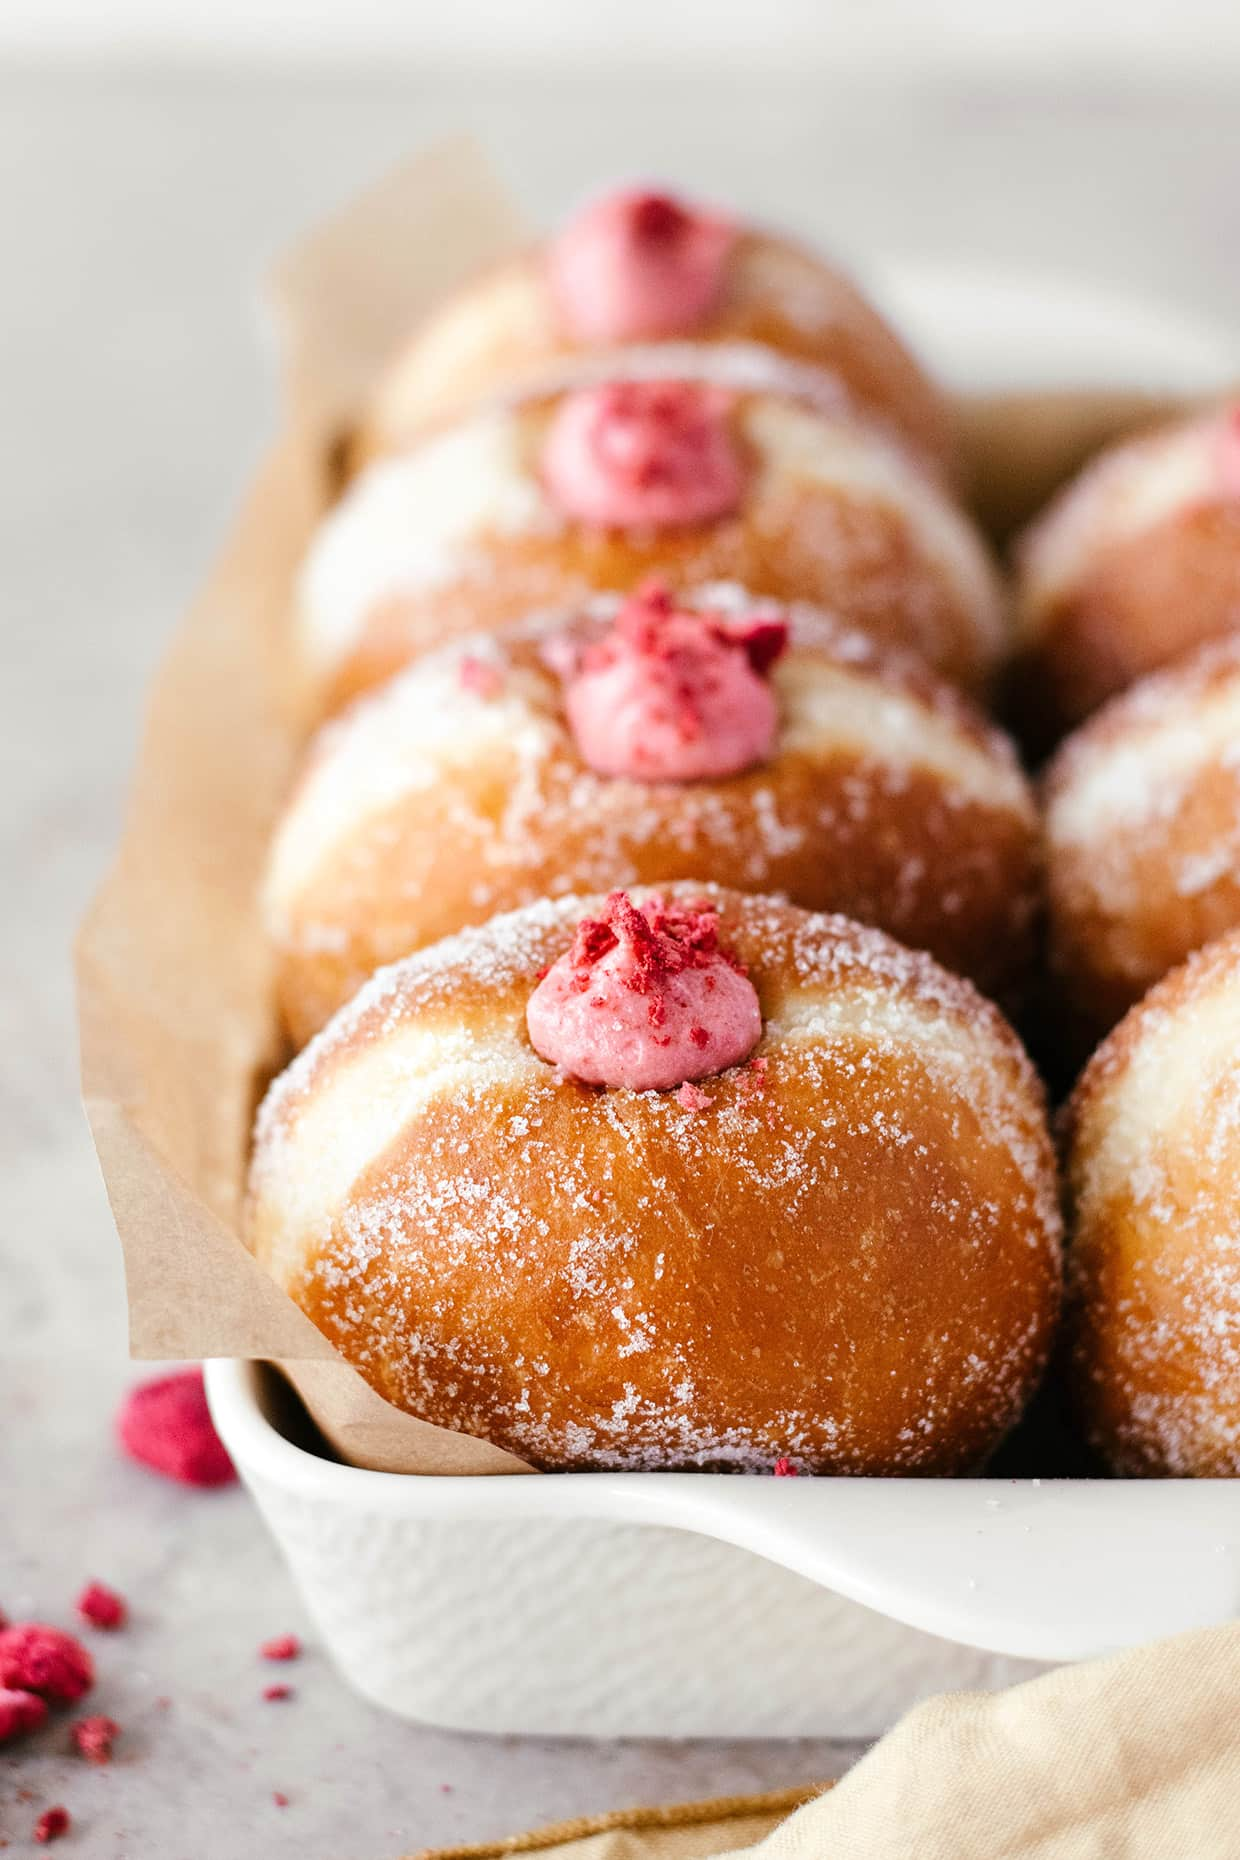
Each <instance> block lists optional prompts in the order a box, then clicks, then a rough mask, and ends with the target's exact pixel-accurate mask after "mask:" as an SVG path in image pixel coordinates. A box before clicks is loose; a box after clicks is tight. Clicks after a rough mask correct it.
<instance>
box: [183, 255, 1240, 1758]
mask: <svg viewBox="0 0 1240 1860" xmlns="http://www.w3.org/2000/svg"><path fill="white" fill-rule="evenodd" d="M871 282H872V283H873V284H874V285H875V287H876V291H877V294H878V295H879V296H880V298H882V299H883V300H884V301H885V303H886V304H887V306H888V307H889V308H890V310H891V312H892V314H893V316H894V317H895V318H896V320H897V321H898V322H900V323H901V324H902V325H903V326H904V327H905V328H906V329H907V330H908V331H909V333H910V334H911V336H912V338H913V340H914V341H915V343H916V344H917V346H918V347H919V348H920V349H921V350H922V351H923V353H924V354H925V355H926V357H927V359H928V360H929V361H930V363H931V364H932V366H936V367H937V369H938V372H939V373H940V375H941V376H942V377H943V378H944V379H945V380H947V381H949V382H951V383H952V384H953V385H955V386H958V387H961V388H965V389H970V388H971V389H976V390H985V391H993V390H996V389H997V390H1004V389H1010V390H1012V391H1013V392H1021V391H1027V390H1029V389H1038V388H1041V387H1046V388H1062V387H1089V388H1093V389H1098V388H1102V389H1110V388H1115V389H1137V390H1142V391H1148V392H1151V393H1169V394H1193V393H1198V392H1202V391H1209V390H1210V389H1211V388H1213V387H1215V386H1218V385H1219V384H1221V383H1223V382H1226V381H1229V380H1234V379H1236V378H1238V377H1240V366H1238V365H1237V356H1236V350H1235V348H1234V347H1233V345H1232V344H1231V343H1230V341H1229V340H1228V339H1226V338H1225V337H1223V336H1221V335H1220V334H1219V333H1218V332H1216V331H1213V330H1211V329H1210V328H1209V327H1208V326H1203V325H1201V324H1200V323H1198V322H1196V321H1194V320H1192V319H1185V318H1183V317H1180V316H1177V315H1174V314H1170V313H1168V312H1165V311H1161V310H1159V309H1157V308H1154V307H1151V306H1149V305H1145V304H1135V305H1134V304H1133V303H1131V302H1129V301H1128V300H1127V299H1125V298H1122V297H1113V296H1110V295H1108V294H1106V293H1098V292H1092V291H1087V290H1083V289H1081V288H1078V287H1075V286H1073V287H1068V288H1064V287H1058V286H1055V285H1054V284H1051V283H1048V282H1047V281H1046V280H1043V279H1025V278H1013V277H1010V276H1000V275H989V274H977V273H963V272H953V271H950V270H942V269H935V270H920V271H915V270H896V269H888V270H883V271H881V272H878V273H876V274H875V275H874V277H873V278H872V280H871ZM207 1386H208V1392H209V1395H210V1400H211V1405H212V1411H213V1413H214V1415H215V1418H216V1423H217V1425H218V1427H219V1430H220V1433H221V1435H222V1436H223V1438H224V1440H225V1442H226V1444H227V1446H228V1448H229V1451H230V1452H231V1453H232V1455H233V1458H234V1460H235V1461H236V1464H237V1466H238V1469H239V1471H240V1473H241V1476H242V1478H243V1479H244V1480H245V1483H246V1485H247V1486H248V1487H249V1489H250V1491H251V1492H252V1493H253V1495H254V1498H255V1500H256V1501H257V1503H258V1506H259V1508H260V1510H261V1511H262V1513H263V1516H264V1517H265V1518H266V1520H267V1523H268V1525H269V1526H270V1528H271V1530H272V1533H273V1535H274V1536H275V1538H276V1540H277V1542H278V1543H279V1545H280V1547H281V1549H282V1551H283V1553H284V1555H285V1557H286V1559H287V1561H288V1564H289V1567H290V1569H291V1570H292V1573H293V1575H294V1578H295V1580H296V1581H297V1583H298V1586H299V1587H300V1589H301V1591H302V1594H303V1596H304V1598H305V1601H306V1604H307V1606H308V1608H309V1610H310V1612H311V1614H312V1615H313V1617H314V1619H315V1621H316V1622H317V1624H318V1628H319V1631H320V1633H321V1634H322V1637H323V1641H324V1645H325V1646H326V1647H327V1649H328V1650H329V1652H330V1653H331V1654H332V1656H333V1657H334V1659H335V1660H336V1662H337V1664H338V1665H339V1667H340V1669H341V1671H342V1673H343V1674H344V1675H345V1677H346V1678H347V1679H348V1680H349V1681H351V1683H352V1684H354V1685H355V1686H356V1687H357V1688H358V1690H359V1691H361V1692H363V1693H365V1694H366V1695H367V1696H368V1697H370V1698H372V1699H374V1700H375V1701H376V1702H378V1703H379V1704H382V1705H385V1706H387V1707H389V1708H390V1709H392V1710H394V1711H396V1712H400V1713H402V1714H404V1715H406V1716H409V1717H414V1718H419V1719H422V1720H425V1721H428V1722H432V1723H437V1724H443V1725H452V1726H458V1727H462V1728H467V1729H471V1730H483V1731H522V1732H526V1733H535V1732H544V1733H551V1734H555V1733H563V1734H590V1735H610V1736H617V1735H644V1736H669V1737H670V1736H711V1735H713V1736H735V1737H755V1736H782V1737H795V1736H848V1737H864V1736H868V1735H872V1734H877V1733H878V1732H880V1731H882V1730H883V1729H884V1728H885V1727H886V1726H887V1725H888V1724H889V1723H890V1722H891V1721H892V1719H893V1718H895V1717H896V1716H897V1715H898V1714H899V1713H900V1712H901V1711H903V1710H904V1709H906V1708H907V1707H908V1706H909V1705H910V1704H912V1703H913V1702H915V1701H916V1700H917V1699H918V1698H920V1697H923V1696H925V1695H926V1694H927V1693H929V1692H933V1691H938V1690H942V1689H943V1688H945V1687H954V1686H994V1685H1001V1684H1005V1683H1008V1682H1009V1681H1011V1680H1012V1679H1014V1678H1017V1677H1020V1676H1023V1675H1024V1674H1025V1673H1026V1672H1028V1671H1029V1670H1031V1669H1030V1667H1029V1665H1028V1664H1027V1663H1028V1662H1030V1661H1035V1662H1044V1661H1057V1660H1070V1659H1077V1658H1081V1657H1085V1656H1088V1655H1092V1654H1097V1653H1102V1652H1105V1651H1108V1650H1109V1649H1112V1648H1115V1647H1119V1646H1124V1645H1128V1644H1131V1643H1133V1642H1139V1641H1142V1640H1146V1639H1152V1638H1154V1637H1156V1636H1158V1635H1161V1634H1168V1633H1172V1632H1175V1631H1177V1630H1178V1629H1182V1628H1189V1627H1194V1626H1199V1625H1204V1624H1206V1623H1209V1622H1214V1621H1220V1620H1224V1619H1227V1618H1229V1617H1230V1616H1232V1615H1234V1614H1236V1613H1237V1612H1240V1482H1235V1483H1228V1482H1225V1481H1218V1482H1200V1483H1196V1484H1189V1483H1182V1482H1172V1481H1167V1482H1157V1483H1129V1482H1119V1481H1115V1482H1111V1481H1070V1480H1061V1481H1038V1480H1000V1479H987V1480H954V1481H921V1480H918V1481H894V1480H890V1481H889V1480H866V1479H856V1480H837V1479H822V1480H810V1479H799V1480H774V1479H746V1478H737V1477H727V1476H724V1475H692V1476H691V1475H659V1474H588V1475H587V1474H568V1475H560V1476H557V1477H549V1478H522V1477H518V1478H503V1477H496V1478H474V1479H457V1478H410V1477H400V1476H398V1475H394V1474H390V1473H375V1472H365V1471H359V1470H357V1469H355V1468H353V1467H348V1466H342V1465H339V1464H336V1463H334V1462H333V1461H331V1460H329V1459H327V1458H325V1457H322V1456H321V1455H319V1454H317V1453H315V1452H312V1451H307V1450H305V1449H304V1448H303V1447H302V1446H300V1445H298V1444H296V1443H295V1441H294V1440H293V1439H292V1438H290V1437H288V1435H287V1433H286V1431H285V1423H284V1421H283V1420H282V1419H279V1420H278V1417H279V1415H280V1410H281V1403H280V1401H279V1399H278V1395H277V1393H276V1385H275V1383H274V1380H273V1379H272V1378H270V1377H269V1375H268V1373H267V1372H266V1371H264V1370H262V1369H261V1368H259V1367H257V1366H255V1365H251V1364H244V1363H236V1362H215V1363H212V1364H210V1365H209V1368H208V1384H207ZM277 1422H278V1424H277Z"/></svg>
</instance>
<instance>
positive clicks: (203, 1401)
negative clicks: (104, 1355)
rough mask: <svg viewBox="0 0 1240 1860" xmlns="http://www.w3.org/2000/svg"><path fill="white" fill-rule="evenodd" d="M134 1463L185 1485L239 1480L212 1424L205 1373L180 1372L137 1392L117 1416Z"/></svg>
mask: <svg viewBox="0 0 1240 1860" xmlns="http://www.w3.org/2000/svg"><path fill="white" fill-rule="evenodd" d="M117 1430H118V1432H119V1434H120V1439H121V1445H122V1446H123V1447H124V1449H125V1451H126V1453H128V1454H129V1455H130V1457H131V1458H132V1459H135V1460H141V1462H142V1464H143V1465H144V1466H150V1467H152V1468H153V1469H154V1470H155V1471H156V1472H158V1473H163V1475H164V1477H165V1478H166V1479H177V1480H179V1481H180V1483H181V1484H182V1485H198V1486H212V1485H228V1484H229V1483H230V1482H231V1481H232V1480H234V1479H235V1478H236V1477H237V1474H236V1471H235V1470H234V1467H233V1463H232V1461H231V1460H230V1459H229V1457H228V1455H227V1453H226V1452H225V1450H224V1446H223V1443H222V1442H221V1440H220V1437H219V1435H218V1434H217V1433H216V1431H215V1428H214V1426H213V1425H212V1421H211V1415H210V1412H209V1410H208V1408H207V1397H206V1393H205V1391H204V1389H203V1385H202V1370H201V1369H179V1370H177V1372H176V1373H175V1374H174V1375H171V1376H157V1377H156V1378H155V1379H154V1381H151V1382H142V1383H139V1385H138V1387H137V1388H134V1389H131V1390H130V1391H129V1394H128V1396H127V1397H126V1398H125V1402H124V1404H123V1406H122V1408H121V1411H120V1415H119V1416H118V1418H117Z"/></svg>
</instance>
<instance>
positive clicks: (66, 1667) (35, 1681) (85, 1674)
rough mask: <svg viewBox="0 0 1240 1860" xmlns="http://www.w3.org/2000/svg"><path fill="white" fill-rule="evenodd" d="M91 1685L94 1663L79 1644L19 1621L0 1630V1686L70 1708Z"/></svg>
mask: <svg viewBox="0 0 1240 1860" xmlns="http://www.w3.org/2000/svg"><path fill="white" fill-rule="evenodd" d="M94 1683H95V1663H94V1661H93V1660H92V1659H91V1657H90V1655H89V1654H88V1653H87V1651H86V1649H85V1647H83V1645H82V1643H81V1641H80V1640H74V1638H73V1636H72V1634H64V1633H62V1632H61V1630H60V1629H59V1628H54V1627H48V1626H47V1624H46V1622H43V1621H23V1622H19V1623H18V1625H17V1626H16V1627H9V1628H4V1629H3V1630H0V1686H13V1687H15V1688H16V1689H17V1690H18V1691H22V1692H39V1693H41V1694H42V1695H43V1697H44V1698H45V1699H50V1700H52V1702H53V1703H55V1704H64V1705H71V1704H72V1703H73V1701H74V1699H80V1698H81V1696H82V1694H83V1693H84V1692H89V1690H90V1688H91V1686H92V1685H93V1684H94Z"/></svg>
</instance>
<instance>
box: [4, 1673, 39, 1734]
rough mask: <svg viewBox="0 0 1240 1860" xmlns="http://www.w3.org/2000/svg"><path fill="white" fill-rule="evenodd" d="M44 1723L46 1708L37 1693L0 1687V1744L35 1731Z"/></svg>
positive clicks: (16, 1688)
mask: <svg viewBox="0 0 1240 1860" xmlns="http://www.w3.org/2000/svg"><path fill="white" fill-rule="evenodd" d="M46 1722H47V1706H46V1704H45V1703H44V1701H43V1700H42V1699H41V1698H40V1697H39V1696H38V1694H37V1693H34V1692H26V1691H24V1690H22V1689H21V1688H20V1687H9V1686H3V1687H0V1744H7V1743H8V1741H9V1739H10V1738H13V1737H24V1736H25V1735H26V1733H27V1732H28V1731H37V1730H39V1729H40V1728H41V1727H42V1726H43V1725H44V1724H46Z"/></svg>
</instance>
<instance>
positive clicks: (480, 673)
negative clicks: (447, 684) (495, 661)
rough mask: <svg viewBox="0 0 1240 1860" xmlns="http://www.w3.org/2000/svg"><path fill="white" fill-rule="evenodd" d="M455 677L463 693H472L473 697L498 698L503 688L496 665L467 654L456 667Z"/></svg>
mask: <svg viewBox="0 0 1240 1860" xmlns="http://www.w3.org/2000/svg"><path fill="white" fill-rule="evenodd" d="M457 677H458V678H459V679H460V681H461V689H462V690H463V691H472V692H473V694H474V696H475V697H480V698H493V697H498V696H499V694H500V692H501V691H502V690H503V688H504V679H503V674H502V673H501V671H500V669H499V667H498V666H497V665H492V664H491V662H490V660H489V659H480V658H478V657H477V656H476V654H474V653H472V652H467V653H466V654H465V655H464V657H463V658H462V659H461V661H460V664H459V665H458V666H457Z"/></svg>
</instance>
